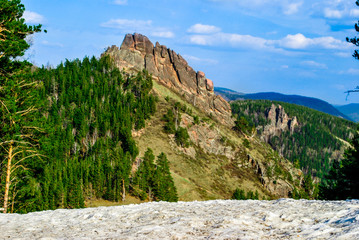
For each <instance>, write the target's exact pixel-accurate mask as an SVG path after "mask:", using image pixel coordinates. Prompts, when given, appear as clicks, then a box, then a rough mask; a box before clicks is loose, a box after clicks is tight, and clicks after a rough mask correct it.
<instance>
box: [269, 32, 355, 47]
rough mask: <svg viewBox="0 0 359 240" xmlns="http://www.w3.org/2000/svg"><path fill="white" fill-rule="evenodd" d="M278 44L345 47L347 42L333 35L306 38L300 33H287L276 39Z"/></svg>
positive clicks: (347, 45)
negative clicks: (283, 36)
mask: <svg viewBox="0 0 359 240" xmlns="http://www.w3.org/2000/svg"><path fill="white" fill-rule="evenodd" d="M274 42H277V43H278V44H279V45H280V46H282V47H285V48H289V49H306V48H310V47H317V48H324V49H347V48H349V44H348V43H346V42H344V41H340V40H338V39H335V38H333V37H319V38H307V37H305V36H304V35H303V34H301V33H297V34H295V35H291V34H288V35H287V36H286V37H285V38H283V39H281V40H276V41H274Z"/></svg>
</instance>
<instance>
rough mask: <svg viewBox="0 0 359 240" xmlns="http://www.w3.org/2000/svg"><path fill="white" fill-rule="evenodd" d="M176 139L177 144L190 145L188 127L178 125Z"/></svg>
mask: <svg viewBox="0 0 359 240" xmlns="http://www.w3.org/2000/svg"><path fill="white" fill-rule="evenodd" d="M175 140H176V143H177V145H181V146H182V147H189V135H188V131H187V129H186V128H183V127H178V128H177V130H176V133H175Z"/></svg>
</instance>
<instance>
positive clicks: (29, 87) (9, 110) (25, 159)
mask: <svg viewBox="0 0 359 240" xmlns="http://www.w3.org/2000/svg"><path fill="white" fill-rule="evenodd" d="M24 11H25V7H24V5H23V4H21V1H20V0H0V86H1V87H0V116H1V117H0V146H1V148H0V161H1V164H2V167H1V171H0V179H1V182H0V183H1V190H2V191H3V192H4V194H3V196H2V199H3V208H4V213H6V212H7V211H8V207H9V203H10V200H11V201H12V211H13V208H14V205H15V204H16V203H15V198H21V197H23V198H24V199H26V200H27V204H30V203H33V202H34V201H35V200H33V199H36V197H39V194H38V190H39V189H37V188H36V184H32V183H34V182H35V181H34V175H35V170H34V168H35V167H36V166H37V165H38V163H36V160H35V159H34V158H35V157H38V156H39V155H40V154H39V153H38V152H37V148H38V147H39V144H38V134H39V132H40V131H39V130H40V129H39V128H38V125H39V123H38V121H39V119H41V117H40V116H39V115H38V107H39V106H38V95H37V94H38V91H37V88H38V87H40V84H39V83H38V82H36V81H34V80H32V79H31V78H28V76H27V74H28V73H29V67H30V66H31V65H30V64H29V63H28V62H26V61H21V60H19V59H18V57H21V56H23V55H24V53H25V51H26V50H27V49H28V48H29V44H28V43H27V42H26V40H25V38H26V37H27V36H28V35H31V34H33V33H35V32H40V31H41V25H37V26H28V25H26V24H25V20H24V19H23V18H22V15H23V13H24ZM29 188H32V189H30V190H29ZM34 188H35V189H34ZM32 200H33V202H31V201H32ZM40 205H41V204H40V203H39V206H40Z"/></svg>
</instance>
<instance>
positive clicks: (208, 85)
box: [104, 33, 233, 126]
mask: <svg viewBox="0 0 359 240" xmlns="http://www.w3.org/2000/svg"><path fill="white" fill-rule="evenodd" d="M104 54H105V55H106V54H107V55H110V56H111V58H113V59H114V61H115V64H116V66H117V67H118V68H119V69H121V70H125V71H126V72H137V71H141V70H142V69H146V70H147V71H148V72H149V73H151V74H152V77H153V79H154V80H156V81H158V82H159V83H161V84H163V85H165V86H167V87H169V88H170V89H172V90H173V91H175V92H176V93H178V94H180V95H181V96H183V97H184V98H185V99H186V100H187V101H188V102H189V103H191V104H192V105H193V106H195V107H197V108H200V109H203V110H204V111H205V112H206V113H208V114H212V115H213V116H214V117H215V118H216V119H217V120H218V121H219V122H221V123H224V124H226V125H228V126H230V125H232V124H233V121H232V119H231V108H230V105H229V104H228V102H227V101H225V100H224V99H223V98H222V97H221V96H219V95H216V94H214V91H213V90H214V88H213V82H212V81H211V80H210V79H207V78H206V76H205V74H204V73H203V72H201V71H197V72H196V71H194V70H193V68H192V67H191V66H189V65H188V63H187V61H186V60H185V59H184V58H183V57H182V56H181V55H180V54H177V53H176V52H175V51H173V50H171V49H169V48H167V47H166V46H164V45H160V44H159V43H158V42H156V45H155V46H154V45H153V43H152V42H151V41H150V40H149V39H148V38H147V37H146V36H144V35H141V34H138V33H135V34H127V35H126V36H125V39H124V40H123V42H122V44H121V47H120V48H118V47H117V46H112V47H110V48H108V49H107V50H106V52H105V53H104Z"/></svg>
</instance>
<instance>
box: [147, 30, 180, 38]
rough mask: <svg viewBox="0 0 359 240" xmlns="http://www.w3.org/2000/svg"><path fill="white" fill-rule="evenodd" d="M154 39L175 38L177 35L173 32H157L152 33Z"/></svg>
mask: <svg viewBox="0 0 359 240" xmlns="http://www.w3.org/2000/svg"><path fill="white" fill-rule="evenodd" d="M151 35H152V36H154V37H162V38H174V37H175V34H174V33H173V32H171V31H156V32H152V33H151Z"/></svg>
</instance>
